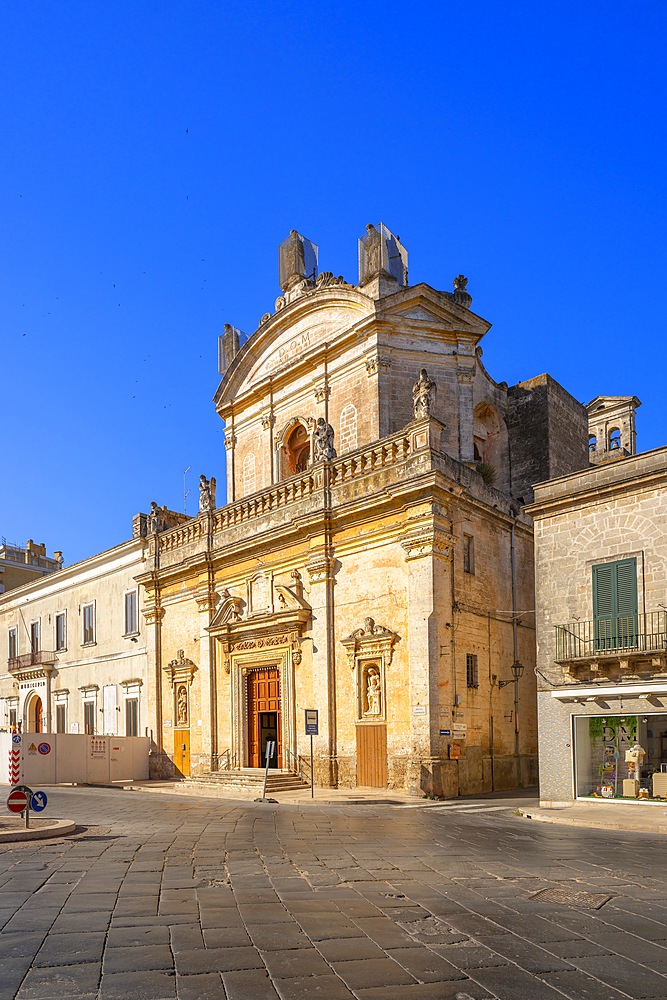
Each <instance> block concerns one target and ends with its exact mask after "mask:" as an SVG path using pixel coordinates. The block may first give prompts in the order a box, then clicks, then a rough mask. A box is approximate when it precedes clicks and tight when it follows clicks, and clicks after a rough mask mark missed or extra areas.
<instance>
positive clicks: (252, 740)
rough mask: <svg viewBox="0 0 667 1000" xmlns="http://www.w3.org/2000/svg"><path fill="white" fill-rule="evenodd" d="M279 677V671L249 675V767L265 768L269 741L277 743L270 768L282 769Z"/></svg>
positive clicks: (260, 671)
mask: <svg viewBox="0 0 667 1000" xmlns="http://www.w3.org/2000/svg"><path fill="white" fill-rule="evenodd" d="M281 728H282V727H281V724H280V676H279V674H278V671H277V670H251V671H250V673H249V674H248V767H263V766H264V764H265V752H264V751H265V747H266V743H267V740H275V742H276V756H275V757H274V758H273V760H272V761H271V765H270V766H271V767H282V766H283V764H282V760H283V747H282V738H281Z"/></svg>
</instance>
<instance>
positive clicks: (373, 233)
mask: <svg viewBox="0 0 667 1000" xmlns="http://www.w3.org/2000/svg"><path fill="white" fill-rule="evenodd" d="M365 249H366V277H367V278H368V277H370V276H371V275H372V274H377V273H378V271H381V270H382V236H381V235H380V233H378V231H377V229H376V228H375V226H373V225H372V224H371V223H370V222H369V224H368V225H367V226H366V243H365Z"/></svg>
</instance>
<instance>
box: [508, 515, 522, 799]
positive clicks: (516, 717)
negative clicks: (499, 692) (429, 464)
mask: <svg viewBox="0 0 667 1000" xmlns="http://www.w3.org/2000/svg"><path fill="white" fill-rule="evenodd" d="M510 516H511V518H512V522H511V525H510V562H511V566H512V644H513V655H514V658H513V660H512V663H515V664H516V663H518V662H519V623H518V621H517V616H516V554H515V551H514V529H515V525H516V511H515V510H514V508H510ZM513 673H514V756H515V758H516V767H517V783H518V786H519V788H520V787H521V762H520V759H519V675H518V672H517V671H516V670H514V671H513Z"/></svg>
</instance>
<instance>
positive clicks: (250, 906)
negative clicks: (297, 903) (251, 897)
mask: <svg viewBox="0 0 667 1000" xmlns="http://www.w3.org/2000/svg"><path fill="white" fill-rule="evenodd" d="M239 913H240V914H241V918H242V919H243V921H244V923H245V924H246V926H250V925H252V924H271V925H273V924H280V923H291V921H292V919H293V918H292V916H291V915H290V914H289V913H288V912H287V910H286V909H285V907H284V906H283V905H282V903H247V904H239Z"/></svg>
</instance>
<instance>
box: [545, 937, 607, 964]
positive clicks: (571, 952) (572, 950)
mask: <svg viewBox="0 0 667 1000" xmlns="http://www.w3.org/2000/svg"><path fill="white" fill-rule="evenodd" d="M549 951H552V952H553V953H554V955H559V956H560V957H561V958H575V959H576V958H581V957H583V956H586V955H588V956H592V955H610V954H611V949H609V948H605V947H603V946H602V945H599V944H595V943H594V942H593V941H587V940H586V939H585V938H576V939H575V940H573V941H551V942H550V943H549ZM572 964H574V965H576V962H574V963H572Z"/></svg>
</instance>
